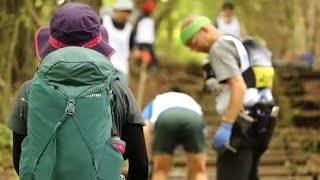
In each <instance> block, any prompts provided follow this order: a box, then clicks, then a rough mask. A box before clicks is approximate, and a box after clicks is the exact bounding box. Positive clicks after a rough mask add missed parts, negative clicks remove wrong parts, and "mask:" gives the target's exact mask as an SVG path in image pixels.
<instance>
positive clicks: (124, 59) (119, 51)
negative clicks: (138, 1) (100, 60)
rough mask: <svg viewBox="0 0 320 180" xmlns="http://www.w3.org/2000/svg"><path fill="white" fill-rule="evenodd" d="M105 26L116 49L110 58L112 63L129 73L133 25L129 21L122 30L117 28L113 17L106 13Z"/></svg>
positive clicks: (121, 70) (123, 71) (118, 68)
mask: <svg viewBox="0 0 320 180" xmlns="http://www.w3.org/2000/svg"><path fill="white" fill-rule="evenodd" d="M103 26H104V27H105V28H106V29H107V31H108V33H109V38H110V45H111V47H113V48H114V49H115V50H116V53H115V54H114V55H113V56H112V57H111V59H110V60H111V63H112V64H113V66H114V68H115V69H116V70H118V71H120V72H122V73H124V74H125V75H128V73H129V54H130V45H129V43H130V35H131V33H132V25H131V24H130V23H128V22H127V23H126V24H125V27H124V28H123V29H122V30H120V29H117V28H116V27H114V25H113V23H112V19H111V17H110V16H109V15H106V16H104V17H103Z"/></svg>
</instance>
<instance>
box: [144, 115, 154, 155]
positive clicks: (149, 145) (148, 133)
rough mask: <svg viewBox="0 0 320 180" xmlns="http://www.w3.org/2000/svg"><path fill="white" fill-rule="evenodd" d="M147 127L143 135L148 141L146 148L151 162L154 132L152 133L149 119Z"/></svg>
mask: <svg viewBox="0 0 320 180" xmlns="http://www.w3.org/2000/svg"><path fill="white" fill-rule="evenodd" d="M145 123H146V125H145V126H144V127H143V134H144V139H145V141H146V148H147V155H148V159H149V161H150V160H151V159H152V143H153V142H152V139H153V134H152V133H153V132H152V124H151V121H150V120H149V119H148V120H146V121H145Z"/></svg>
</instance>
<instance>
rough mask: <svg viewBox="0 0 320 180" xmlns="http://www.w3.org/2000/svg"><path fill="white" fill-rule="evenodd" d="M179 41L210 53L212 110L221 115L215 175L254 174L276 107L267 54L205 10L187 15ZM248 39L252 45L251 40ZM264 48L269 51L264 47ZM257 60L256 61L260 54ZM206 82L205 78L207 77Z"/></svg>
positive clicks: (230, 179) (244, 178) (244, 177)
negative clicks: (214, 21) (218, 25)
mask: <svg viewBox="0 0 320 180" xmlns="http://www.w3.org/2000/svg"><path fill="white" fill-rule="evenodd" d="M180 37H181V41H182V43H183V44H184V45H186V46H187V47H189V48H190V49H191V50H194V51H197V52H204V53H208V55H209V56H208V61H209V64H208V67H207V68H206V69H210V70H212V72H209V73H208V74H210V75H212V76H214V77H215V79H211V82H210V84H213V85H214V86H215V87H214V88H211V89H212V90H213V91H214V92H215V94H216V98H215V99H216V110H217V112H218V113H219V114H220V115H222V121H221V123H220V126H219V128H218V130H217V131H216V133H215V135H214V138H213V141H212V147H213V148H214V149H215V150H216V151H217V155H218V156H217V180H258V179H259V175H258V165H259V161H260V157H261V156H262V154H263V153H264V152H265V150H266V149H267V147H268V144H269V142H270V139H271V136H272V134H273V131H274V127H275V123H276V116H277V115H276V114H277V111H278V108H277V107H275V106H274V104H273V103H274V102H273V97H272V95H271V91H270V89H269V88H270V86H271V85H272V77H273V73H274V72H273V68H272V67H270V66H271V65H270V64H271V58H270V57H269V56H268V57H266V59H264V60H266V61H264V60H263V59H262V58H260V57H261V56H260V55H261V54H260V53H256V52H254V53H253V51H251V50H249V48H246V47H253V46H252V45H253V44H252V43H254V42H253V41H249V42H250V43H249V42H246V43H249V44H247V45H246V47H245V46H244V45H245V43H244V42H241V41H240V40H239V39H237V38H235V37H233V36H230V35H229V36H228V35H225V34H223V33H222V32H220V31H219V30H217V28H215V27H214V26H213V25H212V23H211V21H210V19H209V18H207V17H204V16H189V17H187V18H186V19H185V20H184V21H183V22H182V26H181V33H180ZM249 45H250V46H249ZM265 52H266V53H265V54H267V55H268V54H269V53H268V52H267V51H265ZM258 56H259V58H257V59H258V61H259V63H261V62H260V61H263V62H268V60H270V62H268V63H266V64H264V65H260V64H254V60H256V59H255V58H254V57H258ZM207 83H208V82H207Z"/></svg>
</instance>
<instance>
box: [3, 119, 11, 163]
mask: <svg viewBox="0 0 320 180" xmlns="http://www.w3.org/2000/svg"><path fill="white" fill-rule="evenodd" d="M11 152H12V137H11V131H10V130H9V129H8V128H7V127H6V126H5V125H4V124H2V123H0V166H1V164H3V163H4V162H8V161H11Z"/></svg>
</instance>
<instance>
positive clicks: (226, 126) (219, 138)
mask: <svg viewBox="0 0 320 180" xmlns="http://www.w3.org/2000/svg"><path fill="white" fill-rule="evenodd" d="M232 126H233V124H230V123H227V122H221V124H220V127H219V129H218V131H217V132H216V134H215V136H214V139H213V142H212V147H213V148H214V149H220V148H222V147H224V146H225V145H226V144H227V143H228V141H229V140H230V137H231V130H232Z"/></svg>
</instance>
